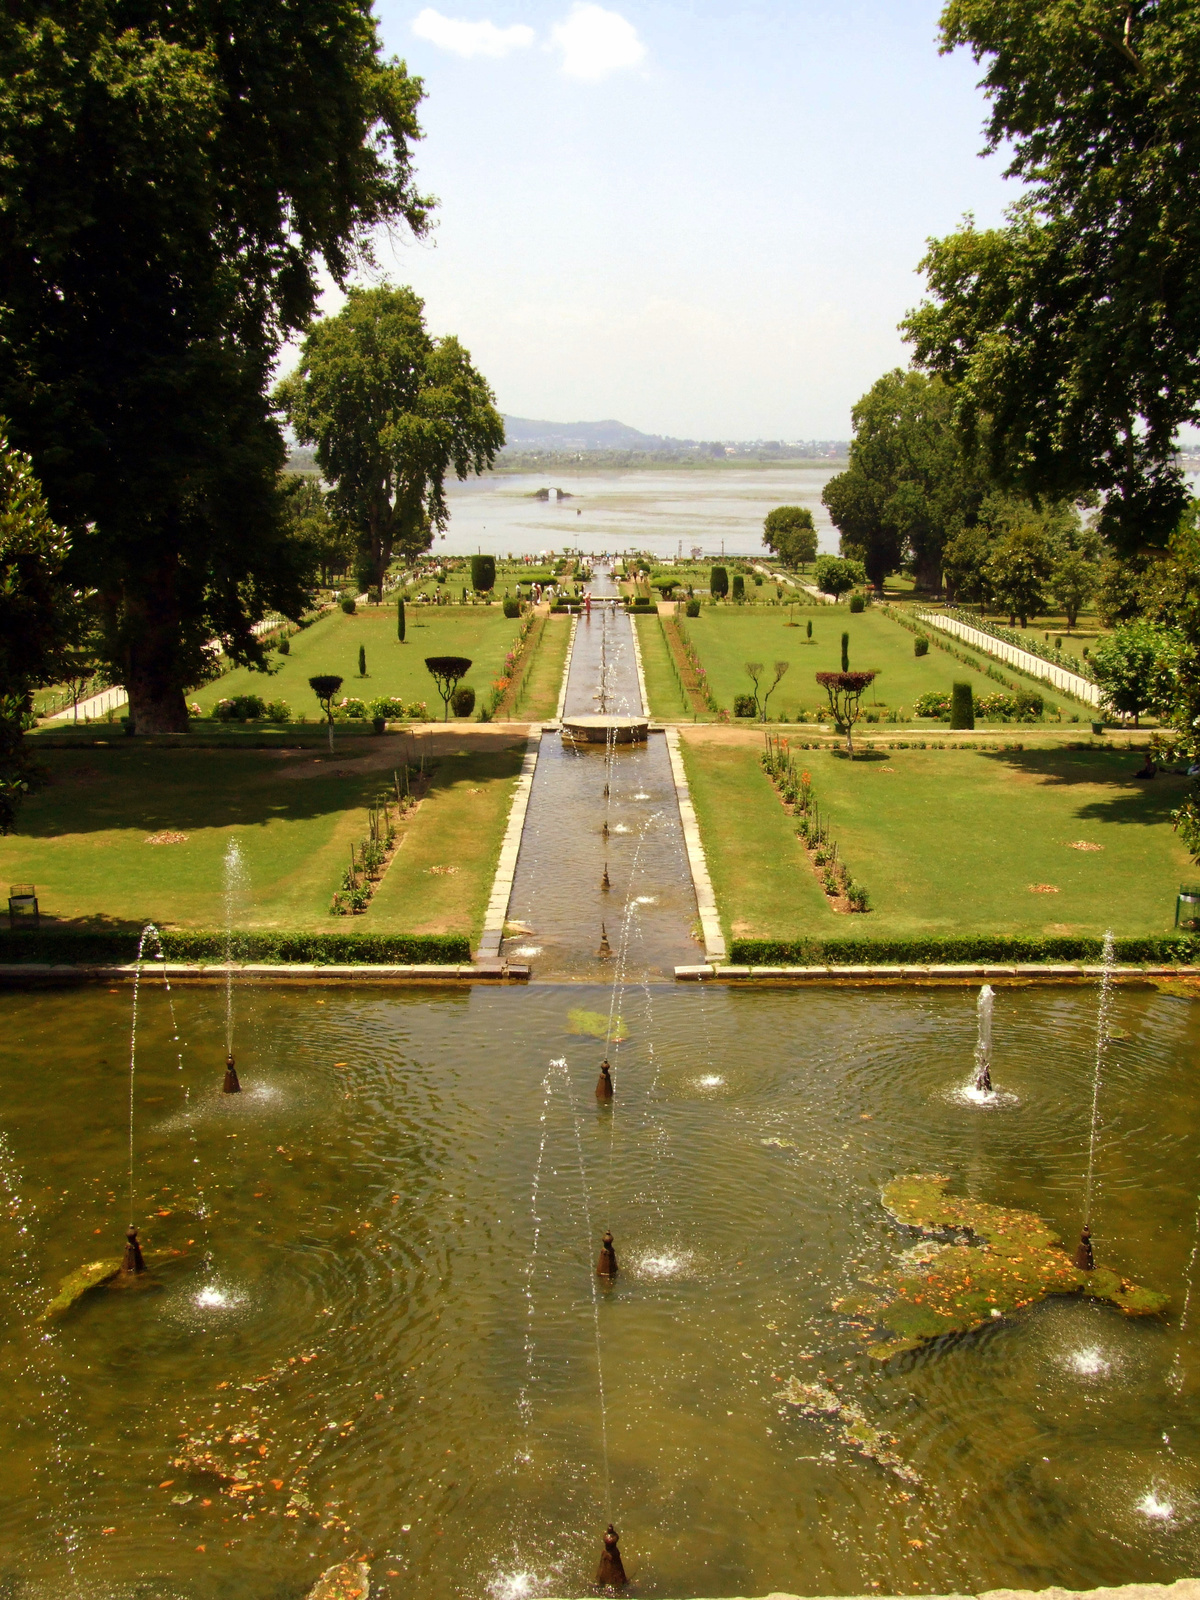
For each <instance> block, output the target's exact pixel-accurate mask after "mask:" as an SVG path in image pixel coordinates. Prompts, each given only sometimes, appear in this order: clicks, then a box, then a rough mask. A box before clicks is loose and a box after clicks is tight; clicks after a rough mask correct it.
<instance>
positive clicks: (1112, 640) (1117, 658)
mask: <svg viewBox="0 0 1200 1600" xmlns="http://www.w3.org/2000/svg"><path fill="white" fill-rule="evenodd" d="M1174 657H1175V639H1174V636H1173V635H1172V634H1171V633H1170V632H1169V631H1168V630H1167V629H1166V628H1162V627H1159V626H1158V625H1157V624H1155V623H1153V622H1130V623H1127V624H1126V626H1125V627H1123V628H1118V629H1117V631H1116V632H1115V633H1114V634H1111V635H1110V636H1109V638H1107V639H1102V640H1101V641H1100V643H1099V644H1098V645H1097V647H1096V649H1095V650H1094V651H1093V652H1092V658H1091V659H1092V669H1093V671H1094V673H1095V677H1096V682H1097V683H1098V684H1099V685H1100V689H1101V691H1102V693H1103V695H1104V701H1103V704H1104V707H1105V709H1106V710H1108V711H1110V712H1116V713H1117V714H1118V715H1119V716H1122V717H1132V718H1133V725H1134V727H1135V728H1136V727H1137V725H1138V718H1139V716H1140V715H1141V714H1142V712H1143V711H1149V710H1150V709H1151V708H1152V707H1154V706H1156V705H1159V704H1160V703H1162V702H1164V701H1167V700H1169V698H1170V693H1171V684H1172V680H1173V679H1174V677H1175V676H1176V674H1175V672H1174V670H1173V669H1174V665H1175V661H1174Z"/></svg>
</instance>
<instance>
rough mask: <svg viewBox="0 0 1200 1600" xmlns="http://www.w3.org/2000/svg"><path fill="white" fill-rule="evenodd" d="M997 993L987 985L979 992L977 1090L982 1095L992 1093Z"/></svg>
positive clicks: (976, 1057) (976, 1052)
mask: <svg viewBox="0 0 1200 1600" xmlns="http://www.w3.org/2000/svg"><path fill="white" fill-rule="evenodd" d="M994 1000H995V991H994V990H993V989H992V986H991V984H990V983H985V984H984V986H983V988H982V989H980V991H979V1004H978V1006H977V1008H976V1010H977V1014H978V1017H979V1036H978V1038H977V1039H976V1042H975V1089H976V1091H977V1092H978V1093H980V1094H991V1093H992V1004H993V1001H994Z"/></svg>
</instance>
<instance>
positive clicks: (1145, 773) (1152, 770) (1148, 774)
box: [1134, 750, 1158, 778]
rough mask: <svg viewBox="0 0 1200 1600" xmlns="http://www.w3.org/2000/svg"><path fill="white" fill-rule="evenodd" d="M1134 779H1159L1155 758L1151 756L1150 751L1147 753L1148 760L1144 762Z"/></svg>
mask: <svg viewBox="0 0 1200 1600" xmlns="http://www.w3.org/2000/svg"><path fill="white" fill-rule="evenodd" d="M1134 777H1135V778H1157V777H1158V768H1157V767H1156V766H1155V765H1154V758H1153V756H1152V755H1151V754H1150V752H1149V750H1147V751H1146V759H1145V761H1143V763H1142V765H1141V767H1140V769H1139V770H1138V771H1137V772H1135V773H1134Z"/></svg>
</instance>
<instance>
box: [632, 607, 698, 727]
mask: <svg viewBox="0 0 1200 1600" xmlns="http://www.w3.org/2000/svg"><path fill="white" fill-rule="evenodd" d="M633 625H634V627H635V628H636V629H637V633H638V645H639V646H640V648H641V652H642V671H643V672H644V673H645V675H646V697H647V699H648V700H649V701H650V708H649V709H650V714H651V716H655V717H668V718H669V719H670V720H671V721H673V722H676V721H678V720H679V719H680V718H686V719H688V720H690V719H691V716H692V707H691V704H690V703H689V701H688V697H687V693H686V691H685V690H683V689H681V688H680V685H679V680H678V678H676V676H675V673H674V671H673V670H672V667H671V657H670V653H669V651H668V649H667V642H666V640H665V639H664V638H663V631H662V625H661V624H660V622H659V620H658V616H657V614H655V615H654V616H649V617H638V616H635V617H634V620H633Z"/></svg>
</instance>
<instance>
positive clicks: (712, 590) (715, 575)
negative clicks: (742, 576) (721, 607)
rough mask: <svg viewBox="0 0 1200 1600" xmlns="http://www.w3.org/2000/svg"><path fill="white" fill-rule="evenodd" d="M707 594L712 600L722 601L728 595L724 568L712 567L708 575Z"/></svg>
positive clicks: (726, 576) (727, 578)
mask: <svg viewBox="0 0 1200 1600" xmlns="http://www.w3.org/2000/svg"><path fill="white" fill-rule="evenodd" d="M708 592H709V594H711V595H712V597H713V599H714V600H723V599H724V598H725V596H726V595H727V594H728V593H729V574H728V572H726V570H725V568H724V567H714V568H713V569H712V571H711V572H710V573H709V575H708Z"/></svg>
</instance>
